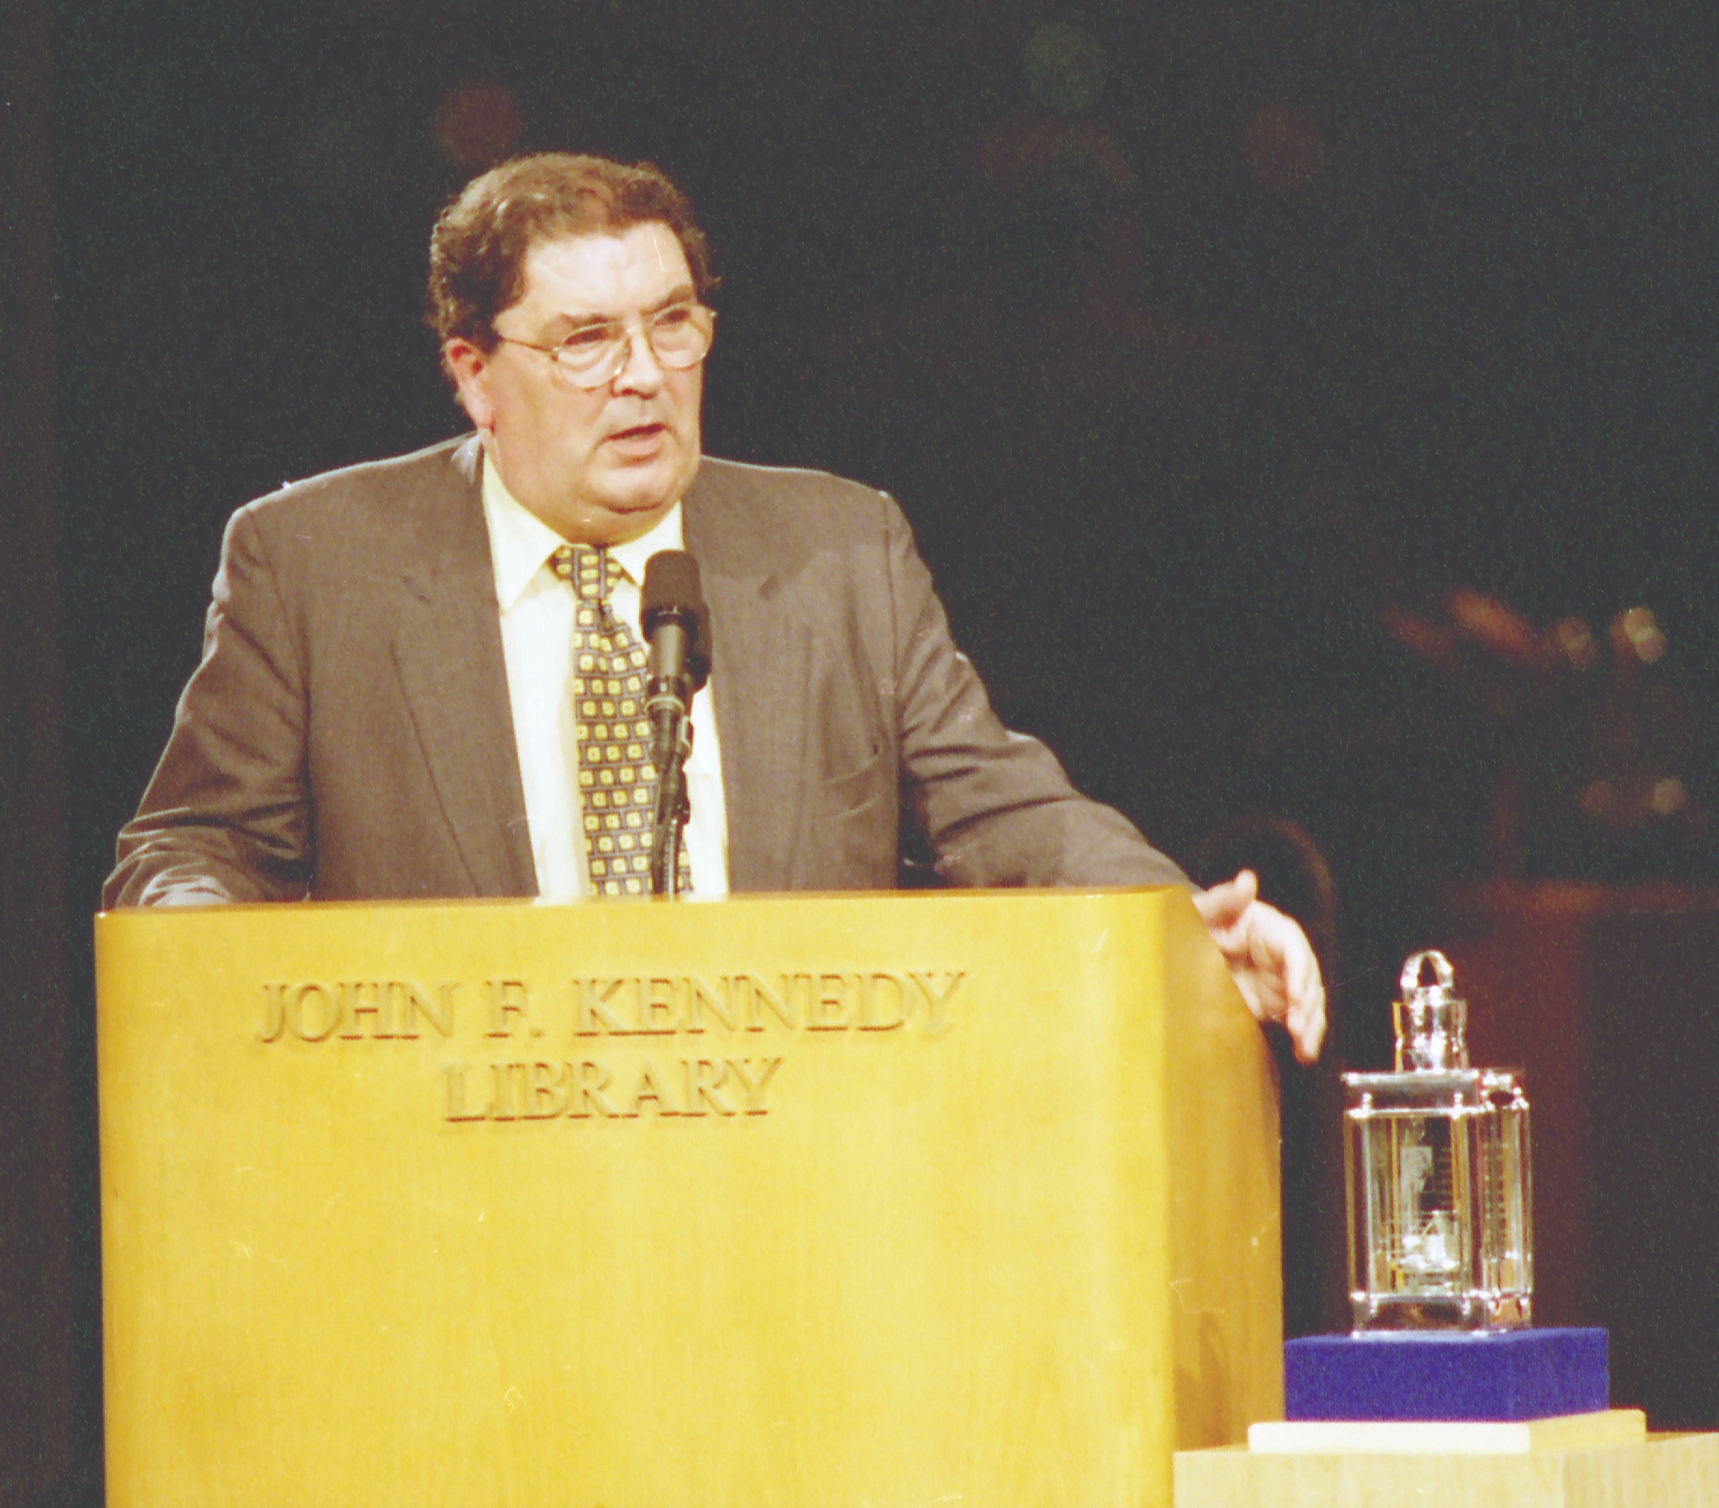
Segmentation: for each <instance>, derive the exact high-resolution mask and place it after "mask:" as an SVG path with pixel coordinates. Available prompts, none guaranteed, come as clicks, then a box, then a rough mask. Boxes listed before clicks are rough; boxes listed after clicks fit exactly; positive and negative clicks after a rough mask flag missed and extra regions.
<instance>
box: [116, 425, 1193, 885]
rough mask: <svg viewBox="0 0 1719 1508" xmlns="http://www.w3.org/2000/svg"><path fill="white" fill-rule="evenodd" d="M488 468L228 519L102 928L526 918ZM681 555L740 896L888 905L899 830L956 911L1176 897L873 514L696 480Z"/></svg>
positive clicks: (293, 494) (257, 506)
mask: <svg viewBox="0 0 1719 1508" xmlns="http://www.w3.org/2000/svg"><path fill="white" fill-rule="evenodd" d="M479 455H480V451H479V448H478V444H477V441H476V439H475V438H471V437H468V438H467V439H465V440H463V441H451V442H449V443H447V444H444V445H438V446H435V447H434V448H432V449H430V450H426V451H421V452H419V453H417V454H416V455H410V456H404V457H400V458H398V459H394V460H388V461H381V462H376V463H372V464H368V465H363V466H355V467H352V468H350V469H348V470H345V471H338V472H333V473H330V474H328V475H326V476H321V477H315V478H312V479H311V480H310V481H307V482H301V483H298V484H297V485H295V486H292V487H288V488H285V489H283V490H282V491H280V492H278V493H275V494H273V495H272V496H270V497H267V498H263V499H261V500H259V501H258V502H255V503H252V504H250V505H249V506H247V507H245V508H242V509H240V510H239V512H238V513H236V514H235V515H234V516H233V519H232V521H231V523H230V524H229V525H228V527H227V535H226V540H225V543H224V545H223V550H222V561H221V569H220V573H219V574H218V575H217V577H216V579H215V589H214V601H213V603H212V604H211V606H210V609H209V620H208V629H207V633H206V635H205V640H204V653H203V660H202V663H201V665H200V666H199V667H198V669H197V672H196V674H195V675H193V676H192V678H191V681H190V683H189V684H188V685H187V686H186V688H185V693H184V695H183V697H182V698H181V699H180V703H179V708H178V712H177V715H176V717H175V721H174V728H173V734H172V737H171V738H170V740H169V742H168V745H167V749H166V752H165V753H164V754H163V755H162V758H161V763H160V765H159V766H158V767H157V769H156V771H155V775H154V778H153V779H152V780H151V782H150V785H149V789H148V791H147V792H146V793H145V795H144V798H143V803H142V806H141V807H140V809H139V811H138V814H137V816H136V817H135V818H134V819H133V820H132V821H131V822H130V823H129V824H128V825H127V826H126V827H125V829H124V830H123V831H122V832H121V834H120V839H119V862H118V867H117V868H116V869H115V870H114V872H113V874H112V876H111V877H110V878H109V880H108V883H107V888H106V891H105V894H104V899H105V903H106V904H107V905H109V906H117V905H146V904H151V903H162V902H173V901H200V900H277V899H290V898H302V897H306V896H309V897H312V898H315V899H320V900H333V899H341V898H357V897H365V898H369V897H394V896H401V897H403V896H480V895H481V896H527V895H532V894H534V893H535V891H536V878H535V875H534V872H533V867H532V858H531V844H530V841H529V836H528V833H527V830H526V818H525V802H524V796H523V793H522V790H521V786H520V778H519V766H518V758H517V755H516V753H515V747H514V737H513V719H512V713H511V711H510V708H509V703H508V695H507V684H506V670H505V667H504V662H503V658H502V648H501V631H500V627H499V621H498V614H497V609H496V599H495V582H494V577H493V574H492V570H491V565H490V554H489V537H488V532H487V530H486V528H485V525H484V516H483V507H482V502H481V494H480V489H479V470H478V458H479ZM684 528H685V538H686V546H687V548H688V549H689V550H690V551H691V552H692V554H693V555H694V556H695V557H697V559H698V562H699V566H700V569H701V572H702V575H703V582H704V590H705V595H706V597H707V599H708V600H709V603H710V610H711V632H712V638H713V642H714V659H715V664H714V666H713V669H712V674H711V684H712V688H713V691H714V695H715V697H716V716H717V725H718V727H719V728H720V729H721V730H722V779H723V791H724V795H725V798H726V802H727V811H728V841H729V879H730V884H731V887H732V888H733V889H734V890H736V891H769V890H846V889H886V888H889V887H891V886H893V885H894V883H895V878H896V862H897V853H896V850H897V837H898V832H899V821H900V815H901V811H902V805H903V803H905V804H906V807H907V808H908V809H909V811H910V812H911V815H912V817H913V819H914V820H915V821H916V822H917V823H918V825H919V827H920V829H921V831H923V833H924V834H925V836H926V837H927V839H929V841H930V843H931V846H932V847H933V849H934V850H935V851H936V853H937V856H938V858H937V866H938V869H939V871H940V872H941V873H942V874H943V876H944V877H945V878H946V879H948V880H949V881H951V882H952V883H955V884H961V885H1058V884H1089V885H1090V884H1163V883H1176V882H1181V881H1182V875H1181V872H1180V871H1179V870H1178V869H1177V868H1176V867H1175V865H1173V864H1172V863H1171V862H1170V861H1169V860H1168V859H1166V858H1165V857H1164V856H1163V855H1162V854H1160V853H1158V852H1157V851H1156V850H1154V849H1152V848H1151V847H1149V846H1148V845H1147V844H1146V842H1145V840H1144V839H1142V838H1141V837H1140V835H1139V834H1138V833H1137V832H1136V831H1135V830H1134V829H1133V828H1132V827H1131V826H1130V825H1129V824H1128V823H1127V822H1126V821H1125V820H1124V819H1123V818H1122V817H1121V816H1120V815H1119V814H1118V813H1116V812H1114V811H1112V810H1111V809H1110V808H1108V807H1103V806H1099V805H1097V804H1096V803H1093V802H1090V801H1087V800H1086V799H1084V798H1083V797H1081V796H1080V795H1079V794H1078V793H1077V792H1076V791H1075V790H1074V789H1073V788H1072V787H1071V786H1070V785H1069V783H1068V780H1067V778H1066V777H1065V776H1064V774H1063V772H1062V769H1061V767H1060V766H1059V765H1058V764H1057V762H1056V760H1055V758H1054V757H1053V756H1052V755H1051V753H1050V752H1049V751H1048V750H1047V749H1046V748H1045V747H1044V746H1043V745H1042V744H1040V743H1038V742H1036V741H1035V740H1033V739H1029V738H1023V737H1021V736H1020V735H1018V734H1013V733H1010V732H1008V731H1007V730H1006V729H1004V728H1003V726H1002V725H1001V724H1000V723H999V722H998V721H997V718H996V716H995V715H994V714H993V713H992V711H991V707H990V704H989V702H988V701H987V699H986V696H985V692H984V688H983V687H982V686H981V685H980V683H979V680H978V677H977V676H976V675H975V673H974V671H973V668H972V666H971V665H969V664H968V662H967V660H966V659H965V658H964V657H962V656H961V655H960V654H958V653H957V652H956V650H955V646H954V644H953V643H952V642H951V640H950V637H949V629H948V624H947V621H946V619H945V617H944V613H943V609H942V606H941V604H940V603H939V602H938V600H937V598H936V595H935V594H934V593H933V591H932V587H931V578H930V575H929V573H928V572H927V571H926V569H925V566H924V564H923V563H922V562H921V561H920V559H919V557H918V555H917V553H916V552H915V551H914V548H913V541H912V536H911V534H910V532H909V530H908V527H907V524H906V521H905V520H904V519H903V518H902V516H901V513H900V511H899V509H897V507H896V506H895V504H894V502H893V501H891V500H890V499H889V498H888V497H886V496H884V495H883V494H882V493H879V492H875V491H872V490H871V489H869V488H865V487H861V486H859V485H857V484H855V483H852V482H845V481H841V480H839V479H838V478H835V477H831V476H825V475H822V474H820V473H815V472H804V471H782V470H774V469H768V468H763V467H755V466H741V465H736V464H734V463H732V462H728V461H717V460H710V459H706V460H705V461H703V462H702V464H701V465H700V468H699V472H698V476H697V478H696V480H695V481H694V483H693V485H692V487H691V489H690V490H689V491H688V493H687V496H686V501H685V508H684Z"/></svg>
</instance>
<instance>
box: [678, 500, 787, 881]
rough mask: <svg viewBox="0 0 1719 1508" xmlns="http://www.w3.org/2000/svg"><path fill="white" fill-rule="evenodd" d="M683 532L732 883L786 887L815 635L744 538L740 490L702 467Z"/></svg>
mask: <svg viewBox="0 0 1719 1508" xmlns="http://www.w3.org/2000/svg"><path fill="white" fill-rule="evenodd" d="M682 529H683V533H684V537H685V540H686V547H687V549H688V550H689V551H690V552H691V553H692V555H693V557H694V558H695V559H696V560H697V561H698V564H699V575H700V580H701V584H702V585H703V588H704V595H705V600H706V601H707V602H708V603H709V605H710V636H711V672H710V685H711V693H712V695H714V696H715V698H716V726H717V732H718V736H719V738H720V739H721V742H722V797H723V802H724V804H725V806H726V808H727V819H728V883H729V888H730V889H731V890H734V891H758V890H785V889H786V888H787V886H788V880H789V873H790V866H791V862H792V858H793V841H794V834H795V833H796V832H797V831H798V828H799V818H800V811H799V805H800V801H801V799H802V796H803V793H804V789H805V781H804V779H803V776H802V771H801V767H800V766H801V758H802V745H803V742H804V736H805V708H806V676H807V667H808V661H809V651H810V638H811V631H810V628H809V626H808V625H807V624H805V623H803V622H800V621H798V620H797V619H795V618H794V617H793V616H792V615H791V614H789V613H787V612H785V611H784V610H783V608H782V607H781V605H780V602H779V598H778V592H777V588H778V586H779V584H780V583H779V581H778V578H777V577H776V576H775V575H772V574H768V573H766V572H763V571H761V570H760V569H759V567H758V564H757V561H758V558H759V553H760V552H758V551H756V550H753V549H750V548H749V546H748V541H751V540H753V539H755V537H756V533H755V531H756V523H755V521H753V520H751V519H749V518H748V517H747V516H746V497H745V489H744V487H743V486H740V485H736V484H735V483H734V481H733V480H732V479H731V478H730V477H727V476H720V477H719V476H718V474H717V473H716V472H715V471H714V469H713V468H711V467H709V466H702V467H700V469H699V472H698V475H697V477H695V478H694V480H693V484H692V486H691V488H689V489H688V491H687V495H686V501H685V504H684V512H683V515H682Z"/></svg>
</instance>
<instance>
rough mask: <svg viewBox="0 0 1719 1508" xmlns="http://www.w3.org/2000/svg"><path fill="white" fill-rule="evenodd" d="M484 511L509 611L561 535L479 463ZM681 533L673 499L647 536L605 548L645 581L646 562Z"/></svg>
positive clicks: (674, 545) (500, 594) (501, 597)
mask: <svg viewBox="0 0 1719 1508" xmlns="http://www.w3.org/2000/svg"><path fill="white" fill-rule="evenodd" d="M483 511H484V518H485V520H486V521H487V522H488V524H489V548H490V558H491V561H492V562H493V564H494V567H495V600H496V603H497V605H498V606H499V607H500V609H501V611H502V612H504V613H505V612H507V611H508V609H509V608H511V607H513V605H514V604H515V603H517V602H518V601H519V599H520V598H521V597H522V596H524V595H525V589H526V587H527V586H529V585H530V584H531V579H532V577H534V576H535V575H536V574H537V572H538V571H539V570H540V569H542V567H543V564H544V562H545V561H547V560H548V559H549V557H550V556H551V555H553V554H554V553H555V552H556V550H558V549H559V548H560V547H561V546H562V545H564V544H566V543H567V541H566V540H564V539H563V538H562V537H561V536H560V535H559V534H557V533H556V532H555V531H554V530H553V529H551V528H550V527H549V525H548V524H546V523H544V522H543V520H542V519H540V518H539V517H538V516H537V515H536V514H535V513H533V512H532V511H531V510H530V509H529V508H527V507H526V506H525V504H523V503H522V502H520V501H519V500H518V499H517V498H516V497H514V495H513V494H512V493H511V492H509V491H508V490H507V484H506V483H505V482H503V481H502V479H501V472H500V470H499V469H498V468H496V467H494V466H491V465H490V464H489V461H488V458H487V457H486V458H485V460H484V466H483ZM683 538H684V536H683V535H682V533H681V516H680V504H679V503H676V504H675V505H674V507H672V508H670V509H669V511H668V512H667V513H665V514H664V515H663V516H662V517H661V518H660V519H658V520H657V522H656V524H655V526H654V527H653V528H652V529H651V531H650V532H649V533H648V534H643V535H640V536H639V538H637V539H630V540H628V541H627V542H626V543H625V544H624V545H615V546H613V547H611V549H610V550H609V556H610V558H611V559H612V560H613V561H614V562H615V564H617V565H618V566H620V568H621V569H622V570H623V571H625V572H626V573H627V576H628V577H629V578H630V579H631V580H632V581H633V582H634V583H635V584H638V583H642V582H643V581H644V579H645V562H646V561H647V560H649V559H650V558H651V556H653V555H655V554H656V553H657V551H658V550H678V549H680V548H681V546H682V542H683Z"/></svg>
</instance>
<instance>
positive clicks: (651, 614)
mask: <svg viewBox="0 0 1719 1508" xmlns="http://www.w3.org/2000/svg"><path fill="white" fill-rule="evenodd" d="M639 625H640V627H642V628H643V629H644V631H645V638H646V640H647V641H648V642H649V644H650V649H651V660H650V670H649V672H648V676H647V679H646V681H645V713H646V715H647V716H648V717H649V718H650V720H651V742H652V746H653V754H652V762H653V763H654V764H655V765H656V767H657V773H658V775H659V776H660V775H661V774H662V772H663V769H664V767H665V765H666V763H667V756H668V755H669V754H671V753H673V752H674V749H675V746H676V745H677V744H678V743H679V742H681V727H682V725H683V723H684V720H685V719H686V717H687V716H688V715H689V714H690V713H691V711H692V698H693V695H694V694H695V693H696V692H697V691H698V690H699V688H700V687H702V686H703V685H704V683H705V682H706V681H707V680H709V679H710V609H709V608H707V607H706V606H705V605H704V593H703V591H702V590H701V589H700V587H699V584H698V562H697V561H696V560H694V559H693V558H692V556H690V555H688V554H687V553H686V551H685V550H659V551H658V552H657V553H656V554H655V555H653V556H651V558H650V559H649V560H647V561H646V562H645V584H644V589H643V591H642V592H641V593H640V603H639Z"/></svg>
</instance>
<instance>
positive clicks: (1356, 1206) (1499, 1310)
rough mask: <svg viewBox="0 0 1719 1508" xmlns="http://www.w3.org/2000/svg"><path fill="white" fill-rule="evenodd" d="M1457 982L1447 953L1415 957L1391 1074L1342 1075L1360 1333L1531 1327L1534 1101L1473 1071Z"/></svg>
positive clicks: (1399, 1006)
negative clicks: (1530, 1158)
mask: <svg viewBox="0 0 1719 1508" xmlns="http://www.w3.org/2000/svg"><path fill="white" fill-rule="evenodd" d="M1427 974H1430V975H1431V978H1430V979H1424V978H1423V976H1424V975H1427ZM1452 977H1453V976H1452V973H1451V967H1450V964H1449V962H1448V961H1447V960H1446V959H1445V957H1444V955H1443V954H1442V953H1433V952H1427V953H1416V954H1415V955H1414V956H1413V957H1411V958H1410V959H1409V960H1408V962H1407V963H1405V964H1404V965H1403V974H1402V999H1400V1000H1398V1001H1396V1002H1395V1004H1394V1005H1393V1006H1392V1018H1393V1024H1394V1025H1395V1027H1396V1036H1397V1048H1396V1070H1395V1072H1392V1073H1346V1074H1344V1075H1343V1088H1344V1111H1343V1120H1344V1137H1343V1164H1344V1174H1345V1182H1346V1184H1347V1201H1346V1202H1347V1206H1348V1218H1349V1301H1350V1305H1351V1307H1352V1309H1353V1311H1354V1324H1355V1330H1356V1332H1357V1333H1359V1332H1361V1331H1377V1330H1411V1329H1461V1330H1506V1329H1513V1328H1515V1327H1517V1326H1520V1325H1526V1324H1528V1323H1529V1318H1530V1298H1531V1295H1532V1291H1533V1286H1534V1253H1533V1228H1532V1218H1533V1212H1532V1204H1531V1198H1530V1187H1529V1171H1528V1098H1527V1096H1526V1094H1524V1093H1523V1088H1522V1076H1521V1075H1520V1074H1519V1073H1517V1072H1514V1071H1510V1070H1501V1069H1491V1068H1471V1067H1469V1063H1468V1038H1467V1029H1468V1006H1467V1004H1466V1003H1465V1002H1464V1001H1462V1000H1459V999H1457V997H1456V995H1455V993H1454V991H1453V989H1452Z"/></svg>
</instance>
